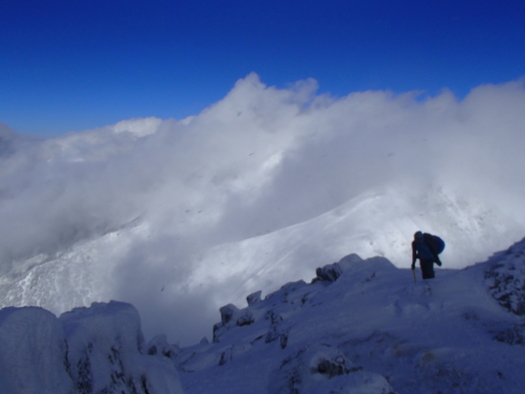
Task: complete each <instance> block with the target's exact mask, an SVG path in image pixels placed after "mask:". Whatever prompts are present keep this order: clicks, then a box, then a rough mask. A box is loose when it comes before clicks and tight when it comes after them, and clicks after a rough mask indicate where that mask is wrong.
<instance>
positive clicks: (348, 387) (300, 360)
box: [268, 345, 394, 394]
mask: <svg viewBox="0 0 525 394" xmlns="http://www.w3.org/2000/svg"><path fill="white" fill-rule="evenodd" d="M268 392H270V393H290V394H292V393H319V394H321V393H326V394H328V393H330V394H339V393H340V394H351V393H352V394H357V393H362V394H364V393H367V394H390V393H392V394H393V393H394V390H393V389H392V387H391V386H390V384H389V383H388V381H387V380H386V379H385V378H384V377H383V376H382V375H379V374H376V373H372V372H367V371H363V369H362V368H360V367H355V366H353V365H352V363H351V362H350V361H349V360H348V359H347V358H346V357H345V355H344V354H343V352H341V351H340V350H339V349H337V348H334V347H332V346H329V345H313V346H310V347H309V348H306V349H302V350H300V351H298V352H296V353H294V354H292V355H291V356H290V357H288V358H286V359H285V360H284V361H283V362H282V364H281V365H280V367H279V368H278V370H276V371H275V372H274V373H273V376H272V377H271V378H270V384H269V389H268Z"/></svg>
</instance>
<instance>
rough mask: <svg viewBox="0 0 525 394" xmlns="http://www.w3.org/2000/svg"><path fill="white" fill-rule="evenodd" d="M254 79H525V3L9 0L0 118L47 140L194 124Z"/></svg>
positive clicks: (401, 85)
mask: <svg viewBox="0 0 525 394" xmlns="http://www.w3.org/2000/svg"><path fill="white" fill-rule="evenodd" d="M252 71H254V72H256V73H257V74H259V76H260V77H261V80H262V81H263V82H264V83H266V84H268V85H275V86H277V87H285V86H287V84H288V83H293V82H295V81H297V80H300V79H305V78H310V77H312V78H314V79H316V80H317V81H318V82H319V86H320V89H319V91H320V92H329V93H331V94H332V95H335V96H344V95H347V94H349V93H351V92H354V91H361V90H368V89H374V90H375V89H390V90H393V91H394V92H396V93H402V92H406V91H411V90H424V91H425V92H426V93H427V94H430V95H434V94H437V93H439V91H441V89H442V88H445V87H447V88H450V89H451V90H452V91H453V92H454V93H455V94H456V95H457V96H458V97H459V98H461V97H463V96H464V95H465V94H467V93H468V92H469V90H470V89H471V88H473V87H476V86H478V85H480V84H483V83H501V82H506V81H509V80H514V79H517V78H520V77H522V76H525V2H524V1H522V0H521V1H514V0H510V1H496V0H487V1H483V0H472V1H464V0H456V1H448V0H443V1H433V0H424V1H423V0H419V1H412V0H398V1H393V0H390V1H389V0H383V1H382V0H377V1H370V0H363V1H351V0H348V1H335V0H323V1H309V0H301V1H299V0H297V1H295V0H294V1H292V0H242V1H241V0H213V1H212V0H208V1H204V0H191V1H190V0H180V1H160V0H152V1H136V0H82V1H81V0H47V1H43V0H33V1H32V0H25V1H20V0H2V1H1V2H0V122H3V123H6V124H8V125H9V126H10V127H12V128H13V129H15V130H16V131H18V132H22V133H31V134H37V135H44V136H52V135H58V134H61V133H64V132H67V131H73V130H75V131H80V130H84V129H88V128H95V127H100V126H104V125H107V124H112V123H116V122H118V121H120V120H123V119H129V118H134V117H147V116H157V117H161V118H170V117H175V118H177V119H181V118H184V117H186V116H189V115H194V114H197V113H198V112H200V111H201V110H202V109H204V108H205V107H207V106H209V105H210V104H212V103H214V102H216V101H218V100H220V99H221V98H223V97H224V96H225V95H226V93H227V92H228V91H229V90H230V89H231V88H232V87H233V85H234V83H235V81H237V80H238V79H239V78H243V77H245V76H246V75H247V74H248V73H250V72H252Z"/></svg>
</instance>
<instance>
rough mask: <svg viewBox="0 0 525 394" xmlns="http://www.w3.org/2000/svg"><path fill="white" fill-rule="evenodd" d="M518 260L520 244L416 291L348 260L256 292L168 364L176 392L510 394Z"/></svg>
mask: <svg viewBox="0 0 525 394" xmlns="http://www.w3.org/2000/svg"><path fill="white" fill-rule="evenodd" d="M524 253H525V241H522V242H521V243H519V244H517V245H515V246H513V247H512V248H511V249H509V250H508V251H506V252H502V253H500V254H497V255H495V256H493V257H492V258H491V259H490V260H489V261H488V262H487V263H483V264H478V265H476V266H473V267H469V268H467V269H464V270H461V271H454V270H439V271H438V272H437V278H436V279H435V280H432V281H421V280H420V279H419V278H418V281H417V282H416V283H414V282H413V279H412V274H411V273H410V271H409V270H406V269H397V268H395V267H394V266H393V265H392V264H391V263H390V262H389V261H388V260H386V259H384V258H380V257H376V258H371V259H368V260H362V259H361V258H359V257H358V256H357V255H350V256H347V257H346V258H344V259H343V260H341V261H340V262H339V263H337V264H334V265H331V266H326V267H324V268H323V269H321V270H318V273H317V277H316V278H315V279H314V280H313V281H312V283H310V284H306V283H305V282H303V281H299V282H295V283H289V284H287V285H285V286H284V287H282V288H281V289H280V290H278V291H277V292H275V293H272V294H270V295H268V296H267V297H265V299H264V300H260V299H259V298H257V296H258V294H256V295H255V297H253V296H252V297H251V299H250V301H249V302H250V303H251V304H250V305H249V306H248V307H247V308H244V309H241V310H239V309H237V308H235V307H234V306H233V305H229V306H226V307H224V308H222V309H221V313H222V321H221V323H218V324H217V325H216V326H215V327H214V340H213V342H212V343H203V344H199V345H197V346H194V347H190V348H186V349H183V350H182V351H181V353H180V354H179V355H178V357H177V359H176V362H177V363H178V364H179V368H181V370H182V371H183V373H181V379H182V381H183V386H184V388H185V390H186V392H187V393H209V392H228V393H241V392H250V393H267V392H282V393H295V392H299V393H301V392H312V393H328V392H336V393H339V392H340V393H387V392H394V391H395V392H398V393H437V392H443V393H445V392H446V393H521V392H523V384H524V383H525V376H524V375H523V369H524V367H525V359H524V358H523V351H524V348H523V345H524V343H525V342H524V334H525V331H524V328H525V323H524V320H523V305H524V303H523V300H524V298H523V297H524V296H525V293H524V290H525V287H524V285H523V283H524V282H523V280H524V278H525V259H524V256H525V255H524ZM509 300H512V301H509ZM509 305H512V306H513V308H512V307H509ZM518 305H519V306H518ZM331 390H332V391H331Z"/></svg>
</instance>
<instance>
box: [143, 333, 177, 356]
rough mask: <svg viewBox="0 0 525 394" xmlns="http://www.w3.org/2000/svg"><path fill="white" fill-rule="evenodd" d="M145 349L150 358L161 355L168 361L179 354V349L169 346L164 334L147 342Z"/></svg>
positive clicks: (175, 346)
mask: <svg viewBox="0 0 525 394" xmlns="http://www.w3.org/2000/svg"><path fill="white" fill-rule="evenodd" d="M147 349H148V350H147V352H148V354H149V355H151V356H154V355H156V354H161V355H163V356H164V357H167V358H169V359H175V358H176V357H177V355H178V354H179V353H180V348H179V347H178V346H177V345H171V344H169V343H168V340H167V338H166V335H164V334H160V335H157V336H155V337H154V338H153V339H152V340H151V341H149V342H148V345H147Z"/></svg>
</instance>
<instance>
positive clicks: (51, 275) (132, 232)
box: [0, 186, 520, 344]
mask: <svg viewBox="0 0 525 394" xmlns="http://www.w3.org/2000/svg"><path fill="white" fill-rule="evenodd" d="M203 215H204V214H203ZM203 220H205V219H203ZM501 223H506V225H505V226H501V225H500V224H501ZM418 228H421V229H423V230H426V231H432V232H435V233H437V234H439V235H441V236H442V237H443V238H444V239H445V240H446V241H447V248H446V250H445V252H444V253H443V256H442V257H443V261H444V263H445V266H446V267H454V268H460V267H464V266H466V265H469V264H472V263H474V262H476V261H482V260H483V259H484V258H485V257H486V255H487V254H488V253H489V251H490V250H497V249H500V248H501V247H502V246H503V245H505V244H506V243H508V242H509V240H512V237H513V234H515V233H517V232H519V229H520V225H519V224H518V223H515V222H513V220H512V218H509V217H507V216H506V215H505V214H504V213H503V212H501V211H499V210H498V208H497V207H495V206H490V205H487V204H483V203H481V202H480V201H478V200H477V199H475V198H473V197H472V196H464V195H458V194H457V193H452V192H450V191H447V190H444V189H443V188H438V187H436V188H430V189H429V190H428V191H425V192H422V193H413V192H410V193H409V192H407V191H406V190H404V189H403V188H402V187H400V186H398V187H393V186H392V187H385V188H382V189H380V190H377V191H376V192H369V193H364V194H362V195H360V196H358V197H356V198H353V199H351V200H349V201H348V202H346V203H344V204H342V205H340V206H338V207H336V208H333V209H331V210H329V211H327V212H324V213H321V214H320V215H318V216H315V217H312V218H310V219H308V220H306V221H304V222H301V223H296V224H293V225H289V226H286V227H283V228H278V229H276V230H274V231H272V232H269V233H267V234H259V235H256V236H254V237H251V238H246V239H239V240H235V241H230V242H207V241H202V242H203V243H204V245H203V247H202V248H201V249H200V250H199V251H198V252H197V250H196V249H197V245H199V244H200V241H199V240H197V239H193V238H191V237H190V238H189V239H186V238H184V236H179V235H177V234H167V233H165V232H163V230H159V229H158V228H157V227H156V226H155V223H154V222H151V221H150V220H149V219H148V218H147V217H146V218H137V219H136V220H134V221H131V222H130V223H128V224H125V225H123V226H120V227H119V228H116V229H113V230H112V231H107V232H104V233H102V234H100V235H97V236H92V237H91V238H88V239H85V240H82V241H78V242H76V243H75V244H74V245H72V246H71V247H68V248H65V249H63V250H60V251H58V252H56V253H53V254H45V253H42V254H39V255H36V256H34V257H33V258H31V259H27V260H23V261H17V262H15V263H14V264H13V267H14V268H13V269H12V270H11V271H10V272H8V273H6V274H4V275H3V276H1V277H0V294H1V295H2V297H1V301H0V306H4V307H6V306H25V305H36V306H41V307H44V308H46V309H48V310H50V311H52V312H53V313H56V314H60V313H63V312H65V311H67V310H70V309H72V308H74V307H78V306H88V305H90V304H91V303H92V302H106V301H108V300H111V299H119V300H123V301H126V302H130V303H133V304H134V305H136V306H137V308H138V309H139V312H140V313H141V315H142V316H143V317H144V320H145V324H144V330H145V332H146V333H147V334H148V335H150V336H151V335H154V334H155V333H157V332H166V333H167V334H168V335H169V337H170V338H171V340H173V341H175V340H180V341H182V342H183V343H184V344H188V343H192V342H195V341H197V340H198V339H200V338H201V337H203V336H205V335H207V334H208V331H207V330H206V329H205V327H206V326H210V325H211V324H213V322H214V320H215V310H216V308H218V307H220V306H221V305H223V304H225V303H228V302H234V303H240V302H242V301H243V299H244V297H245V295H246V294H248V293H251V292H253V291H255V290H262V291H263V293H265V294H267V293H268V292H271V291H274V290H275V289H276V288H278V287H279V285H280V284H281V283H283V281H284V282H286V281H291V280H297V279H303V280H308V279H309V278H310V277H311V272H312V270H314V269H315V267H317V266H319V265H322V264H323V263H328V262H330V261H334V260H336V259H337V258H338V257H340V256H342V255H345V254H346V253H348V252H349V251H353V252H355V253H357V254H359V255H360V256H362V257H364V258H368V257H372V256H377V255H380V256H384V257H386V258H388V259H389V260H390V261H392V262H393V264H395V265H396V266H397V267H404V266H405V267H406V266H408V265H409V264H410V241H411V238H412V233H413V231H414V230H415V229H418ZM204 237H205V236H203V238H204ZM320 263H321V264H320ZM177 300H184V301H182V302H177ZM188 302H191V303H192V304H194V305H195V307H194V308H193V309H194V310H195V312H194V314H192V316H191V317H188V320H187V323H186V324H187V325H188V326H189V329H184V330H182V329H180V328H177V325H176V324H175V323H176V321H177V319H176V318H175V317H169V316H172V314H171V313H169V311H173V310H175V311H176V313H175V314H173V316H176V314H177V313H184V310H185V309H186V307H185V304H187V303H188ZM159 305H165V307H164V308H160V309H159V307H158V306H159Z"/></svg>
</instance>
